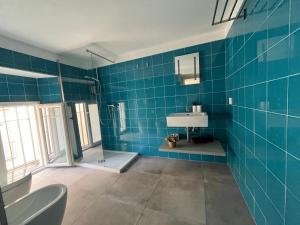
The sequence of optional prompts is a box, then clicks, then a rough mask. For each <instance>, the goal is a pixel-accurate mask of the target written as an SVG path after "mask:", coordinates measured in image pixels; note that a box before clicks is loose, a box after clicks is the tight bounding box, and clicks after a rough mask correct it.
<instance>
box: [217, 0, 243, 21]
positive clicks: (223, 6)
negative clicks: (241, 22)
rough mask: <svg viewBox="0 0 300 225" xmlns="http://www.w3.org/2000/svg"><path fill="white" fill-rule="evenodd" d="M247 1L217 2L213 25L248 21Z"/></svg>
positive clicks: (223, 0) (222, 0) (221, 0)
mask: <svg viewBox="0 0 300 225" xmlns="http://www.w3.org/2000/svg"><path fill="white" fill-rule="evenodd" d="M246 2H247V0H216V6H215V11H214V17H213V21H212V25H213V26H214V25H218V24H221V23H226V22H229V21H232V20H236V19H239V18H244V19H246V16H247V9H246V8H245V5H246Z"/></svg>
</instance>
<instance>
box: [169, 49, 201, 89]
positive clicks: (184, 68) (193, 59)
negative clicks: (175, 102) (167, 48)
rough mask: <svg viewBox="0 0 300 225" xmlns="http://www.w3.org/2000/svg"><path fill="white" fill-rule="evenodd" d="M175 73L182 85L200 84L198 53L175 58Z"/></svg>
mask: <svg viewBox="0 0 300 225" xmlns="http://www.w3.org/2000/svg"><path fill="white" fill-rule="evenodd" d="M175 73H176V74H177V75H178V76H179V79H180V82H181V84H182V85H191V84H199V83H200V63H199V53H198V52H197V53H191V54H187V55H181V56H177V57H175Z"/></svg>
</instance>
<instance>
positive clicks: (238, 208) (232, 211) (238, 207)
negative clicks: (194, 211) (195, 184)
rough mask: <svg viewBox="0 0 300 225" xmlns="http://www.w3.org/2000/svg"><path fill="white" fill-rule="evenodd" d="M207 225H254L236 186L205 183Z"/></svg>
mask: <svg viewBox="0 0 300 225" xmlns="http://www.w3.org/2000/svg"><path fill="white" fill-rule="evenodd" d="M205 195H206V200H205V201H206V218H207V225H228V224H230V225H241V224H242V225H255V223H254V222H253V220H252V218H251V216H250V214H249V211H248V209H247V206H246V204H245V203H244V200H243V198H242V195H241V193H240V191H239V189H238V187H237V186H236V185H230V184H224V183H221V182H206V183H205Z"/></svg>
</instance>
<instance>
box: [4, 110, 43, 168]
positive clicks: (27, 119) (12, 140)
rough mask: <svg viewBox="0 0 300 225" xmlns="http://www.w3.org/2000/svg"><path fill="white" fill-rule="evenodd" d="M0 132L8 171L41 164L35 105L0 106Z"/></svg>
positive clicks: (35, 166)
mask: <svg viewBox="0 0 300 225" xmlns="http://www.w3.org/2000/svg"><path fill="white" fill-rule="evenodd" d="M0 132H1V139H2V144H3V149H4V157H5V162H6V168H7V170H8V173H16V172H17V171H18V170H19V171H22V172H23V171H24V170H34V169H36V168H38V167H40V166H42V156H41V151H40V144H39V134H38V127H37V122H36V114H35V106H34V105H22V106H0Z"/></svg>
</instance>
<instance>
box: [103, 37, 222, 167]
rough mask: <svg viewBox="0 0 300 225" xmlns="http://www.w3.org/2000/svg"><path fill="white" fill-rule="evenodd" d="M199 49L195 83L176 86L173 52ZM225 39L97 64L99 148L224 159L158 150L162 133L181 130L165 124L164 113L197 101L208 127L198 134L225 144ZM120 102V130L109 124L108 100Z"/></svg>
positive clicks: (205, 159)
mask: <svg viewBox="0 0 300 225" xmlns="http://www.w3.org/2000/svg"><path fill="white" fill-rule="evenodd" d="M193 52H199V53H200V70H201V75H200V76H201V83H200V84H196V85H190V86H182V85H181V84H180V83H179V79H178V78H177V76H176V75H175V72H174V57H175V56H178V55H182V54H187V53H193ZM224 65H225V42H224V41H223V40H222V41H216V42H212V43H206V44H201V45H197V46H192V47H188V48H183V49H178V50H175V51H170V52H165V53H162V54H157V55H153V56H149V57H145V58H139V59H136V60H131V61H127V62H123V63H118V64H114V65H111V66H106V67H102V68H100V74H101V84H102V101H101V118H102V122H103V123H102V126H101V130H102V137H103V146H104V148H105V149H112V150H124V151H137V152H140V153H141V154H143V155H150V156H160V157H170V158H179V159H190V160H204V161H222V162H224V161H226V159H225V157H213V156H211V157H208V156H195V155H189V154H177V153H171V152H170V153H168V152H159V151H158V148H159V146H160V145H161V144H162V143H163V142H164V138H165V137H166V136H167V135H168V134H171V133H174V132H179V133H185V131H184V129H172V128H168V127H167V126H166V116H167V115H168V114H170V113H174V112H185V111H186V106H188V107H189V108H190V110H191V108H192V104H193V103H194V102H198V103H200V104H201V105H202V106H203V111H205V112H207V113H208V115H209V118H210V119H209V127H208V128H207V129H205V128H202V129H200V130H199V131H197V132H198V133H208V134H212V135H213V136H214V137H215V138H217V139H219V140H220V141H221V142H222V144H223V146H224V148H225V149H226V147H227V145H226V128H225V120H224V118H223V117H224V115H225V112H226V106H225V105H226V102H225V101H226V99H225V79H224V78H225V66H224ZM120 102H123V103H124V104H125V109H126V110H125V111H126V113H125V115H126V130H125V131H124V132H120V130H119V127H120V125H119V120H118V119H116V120H115V122H114V123H113V122H112V121H113V116H115V117H116V118H118V115H119V112H115V114H114V115H112V114H111V113H110V112H109V110H108V108H107V105H108V104H115V105H116V104H117V103H120Z"/></svg>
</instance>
